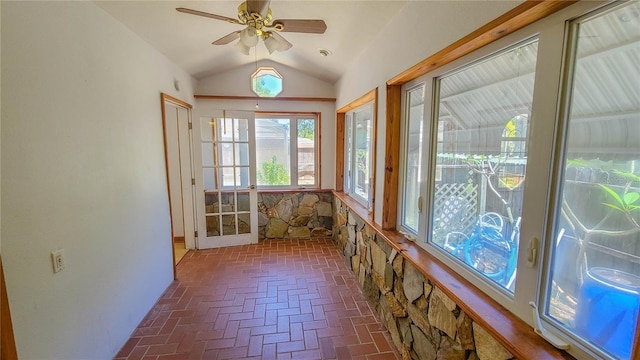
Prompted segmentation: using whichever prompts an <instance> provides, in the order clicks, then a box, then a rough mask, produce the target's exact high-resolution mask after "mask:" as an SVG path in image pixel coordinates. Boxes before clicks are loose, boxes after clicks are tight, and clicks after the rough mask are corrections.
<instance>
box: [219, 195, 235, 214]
mask: <svg viewBox="0 0 640 360" xmlns="http://www.w3.org/2000/svg"><path fill="white" fill-rule="evenodd" d="M220 202H221V205H222V208H221V210H222V213H231V212H235V211H236V200H235V193H233V192H223V193H220Z"/></svg>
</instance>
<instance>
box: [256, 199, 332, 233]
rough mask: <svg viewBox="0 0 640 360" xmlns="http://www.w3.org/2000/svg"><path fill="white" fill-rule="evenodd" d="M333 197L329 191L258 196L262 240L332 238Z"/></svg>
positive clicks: (259, 225)
mask: <svg viewBox="0 0 640 360" xmlns="http://www.w3.org/2000/svg"><path fill="white" fill-rule="evenodd" d="M332 199H333V194H332V193H331V192H329V191H300V192H284V193H283V192H262V193H259V194H258V210H259V212H258V230H259V232H258V234H259V238H260V239H285V238H310V237H324V236H331V234H332V228H333V210H332Z"/></svg>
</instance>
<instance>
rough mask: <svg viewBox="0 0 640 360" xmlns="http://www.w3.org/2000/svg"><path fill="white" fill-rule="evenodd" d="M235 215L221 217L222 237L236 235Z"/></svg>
mask: <svg viewBox="0 0 640 360" xmlns="http://www.w3.org/2000/svg"><path fill="white" fill-rule="evenodd" d="M235 219H236V215H235V214H232V215H222V235H235V234H236V221H235Z"/></svg>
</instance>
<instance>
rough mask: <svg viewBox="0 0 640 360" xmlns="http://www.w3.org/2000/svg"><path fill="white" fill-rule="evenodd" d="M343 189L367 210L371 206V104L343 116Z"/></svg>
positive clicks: (372, 127)
mask: <svg viewBox="0 0 640 360" xmlns="http://www.w3.org/2000/svg"><path fill="white" fill-rule="evenodd" d="M345 119H346V129H345V131H346V141H345V142H346V151H345V154H346V161H345V164H346V174H345V182H346V184H345V189H346V192H348V193H349V194H350V195H351V196H353V197H354V198H355V199H356V200H358V201H359V202H360V203H362V204H363V205H365V206H366V207H367V208H371V206H372V194H373V189H372V180H373V179H372V176H373V175H372V174H373V173H372V168H373V156H372V153H373V139H374V121H373V119H374V114H373V104H372V103H369V104H366V105H363V106H361V107H359V108H357V109H355V110H353V111H350V112H347V113H346V116H345Z"/></svg>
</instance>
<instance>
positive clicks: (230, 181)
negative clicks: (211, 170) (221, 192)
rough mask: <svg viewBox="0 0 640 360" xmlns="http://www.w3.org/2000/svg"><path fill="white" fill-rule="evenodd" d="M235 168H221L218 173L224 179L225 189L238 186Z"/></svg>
mask: <svg viewBox="0 0 640 360" xmlns="http://www.w3.org/2000/svg"><path fill="white" fill-rule="evenodd" d="M234 170H235V169H234V168H233V167H223V168H219V169H218V172H219V173H220V175H221V177H222V186H223V187H225V188H233V187H235V184H236V179H235V172H234Z"/></svg>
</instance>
